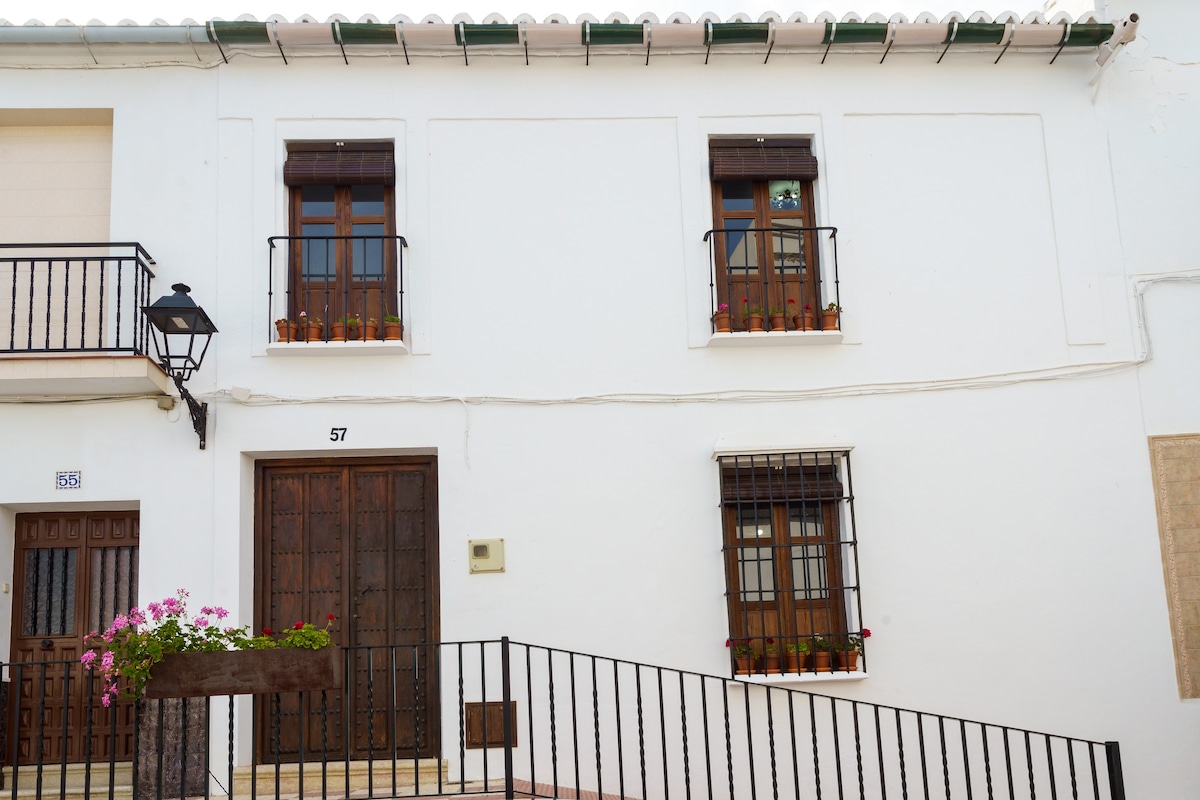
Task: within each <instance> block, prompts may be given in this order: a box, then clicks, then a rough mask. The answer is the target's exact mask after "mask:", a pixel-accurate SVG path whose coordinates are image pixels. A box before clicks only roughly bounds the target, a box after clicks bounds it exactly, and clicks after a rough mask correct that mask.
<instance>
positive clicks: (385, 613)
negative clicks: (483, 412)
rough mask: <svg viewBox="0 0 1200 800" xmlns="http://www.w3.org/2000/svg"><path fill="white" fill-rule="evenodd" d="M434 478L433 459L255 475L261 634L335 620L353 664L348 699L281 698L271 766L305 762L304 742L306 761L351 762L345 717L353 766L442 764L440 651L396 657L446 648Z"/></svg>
mask: <svg viewBox="0 0 1200 800" xmlns="http://www.w3.org/2000/svg"><path fill="white" fill-rule="evenodd" d="M436 474H437V473H436V460H435V459H434V458H433V457H406V458H385V459H318V460H288V461H259V462H258V463H257V464H256V491H255V497H256V503H257V520H258V521H257V534H256V535H257V547H258V552H257V562H256V570H255V574H256V576H257V578H256V579H257V581H258V585H257V587H256V596H257V608H256V612H255V618H256V620H257V625H258V626H259V627H260V628H261V627H269V628H271V629H272V630H275V631H279V630H282V629H285V628H288V627H291V626H292V625H293V624H295V622H297V621H305V622H314V623H315V624H317V625H318V626H321V625H324V624H325V621H326V619H327V617H328V615H329V614H333V615H335V616H336V618H337V619H336V620H335V622H334V624H333V627H332V629H331V633H332V634H333V639H334V642H335V643H336V644H339V645H341V646H343V647H345V648H347V653H348V657H349V664H350V668H349V671H348V673H347V675H346V680H345V685H344V689H343V692H344V694H343V692H327V693H325V697H324V701H322V697H321V695H320V693H309V694H308V695H305V697H304V699H303V701H301V700H300V699H299V698H295V697H293V698H283V702H282V705H281V708H280V712H279V713H280V716H281V718H280V724H279V725H278V727H277V728H276V727H275V726H274V725H273V724H270V725H268V724H264V725H263V726H262V727H261V728H260V731H259V736H260V740H259V746H260V751H261V752H262V753H263V755H264V756H269V757H272V758H273V757H274V754H275V749H276V748H278V750H279V756H280V758H281V759H285V760H286V759H295V758H296V757H297V756H298V755H299V753H300V750H301V739H300V737H301V736H303V737H304V738H303V750H304V751H305V753H306V756H305V758H306V759H308V758H310V757H317V756H319V754H320V752H321V748H322V746H324V747H325V748H326V749H327V751H328V752H332V753H337V754H342V753H343V752H345V750H346V748H347V745H346V743H345V740H344V738H343V735H344V731H345V729H346V725H345V720H346V716H347V715H349V721H350V730H351V732H352V733H351V740H350V742H349V745H348V749H349V751H350V754H351V758H368V757H371V758H375V759H378V758H388V757H396V758H404V757H408V758H412V757H426V756H434V755H436V752H437V741H438V720H439V714H438V697H437V694H436V688H437V687H436V678H435V676H434V671H433V670H434V665H435V663H436V661H435V654H434V652H433V649H432V648H411V647H399V648H395V649H393V648H392V647H391V645H411V644H418V643H423V642H436V641H437V640H438V626H437V621H438V587H437V575H438V568H437V567H438V562H437V554H438V548H437V542H438V536H437V484H436ZM289 700H290V704H289V702H288V701H289ZM262 716H263V717H264V718H265V717H267V716H268V715H267V714H263V715H262ZM268 722H269V720H266V719H264V723H268ZM301 723H303V727H302V725H301ZM322 723H324V730H322ZM276 742H278V745H276Z"/></svg>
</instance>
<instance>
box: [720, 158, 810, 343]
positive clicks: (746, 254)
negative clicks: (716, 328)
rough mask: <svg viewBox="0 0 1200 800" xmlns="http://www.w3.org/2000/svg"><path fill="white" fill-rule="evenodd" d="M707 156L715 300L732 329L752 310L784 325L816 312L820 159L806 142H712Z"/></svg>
mask: <svg viewBox="0 0 1200 800" xmlns="http://www.w3.org/2000/svg"><path fill="white" fill-rule="evenodd" d="M709 157H710V171H711V175H712V188H713V215H714V228H715V230H714V235H715V237H716V238H715V243H714V248H715V256H716V258H715V275H714V282H715V290H716V300H717V303H718V304H728V306H729V311H730V315H731V317H732V322H733V329H734V330H744V329H745V316H746V314H747V313H748V312H752V311H756V310H757V311H759V312H760V313H763V314H766V313H768V312H769V311H771V310H772V309H774V310H777V311H779V313H785V314H786V315H787V317H788V319H789V320H790V319H791V318H792V316H793V315H795V314H799V313H802V312H803V310H804V307H805V306H806V305H807V306H809V307H810V308H811V310H812V311H813V312H814V313H815V312H816V311H818V310H819V307H820V305H821V290H820V278H819V265H818V263H817V254H818V247H817V231H815V230H812V228H813V227H814V226H815V225H816V222H815V220H814V216H813V180H815V178H816V177H817V161H816V158H814V157H813V155H812V149H811V145H810V143H809V141H808V140H807V139H767V138H756V139H714V140H712V141H711V142H710V143H709ZM789 300H790V301H791V302H789ZM789 327H790V324H789Z"/></svg>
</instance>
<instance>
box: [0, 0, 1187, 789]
mask: <svg viewBox="0 0 1200 800" xmlns="http://www.w3.org/2000/svg"><path fill="white" fill-rule="evenodd" d="M1186 14H1190V12H1188V11H1187V9H1186V8H1185V6H1184V5H1183V4H1176V5H1174V6H1171V7H1170V8H1168V9H1167V11H1166V13H1165V14H1162V15H1160V14H1157V13H1156V14H1149V13H1144V14H1143V23H1142V26H1143V27H1142V31H1143V34H1144V38H1143V39H1142V40H1139V42H1137V43H1136V44H1135V46H1134V47H1131V48H1130V50H1129V51H1128V52H1126V53H1124V54H1122V55H1121V56H1119V57H1118V58H1117V59H1116V60H1115V61H1114V63H1113V64H1112V65H1110V67H1109V68H1108V69H1107V70H1106V71H1105V73H1104V74H1103V75H1102V76H1101V77H1100V79H1099V81H1098V82H1097V85H1095V86H1092V85H1089V81H1091V80H1092V79H1093V77H1094V76H1095V74H1096V71H1097V70H1096V67H1095V64H1094V62H1093V61H1092V59H1090V58H1089V57H1087V56H1082V57H1081V56H1078V55H1075V56H1070V57H1067V58H1064V59H1062V60H1060V62H1059V63H1058V64H1056V65H1054V66H1053V67H1050V66H1048V65H1047V64H1046V61H1047V60H1048V59H1044V58H1041V57H1040V56H1029V55H1021V54H1009V55H1007V56H1006V57H1005V59H1004V60H1002V61H1001V62H1000V64H998V65H994V64H992V59H990V58H986V57H983V56H979V55H969V54H951V55H949V56H947V59H946V61H944V62H943V63H942V64H941V65H935V64H934V63H933V60H934V59H933V58H931V57H930V56H929V54H893V55H890V56H889V57H888V60H887V63H886V64H884V65H883V66H880V65H878V64H877V63H875V61H874V60H871V59H867V58H864V57H861V56H849V55H839V56H836V57H831V58H830V60H829V62H828V63H826V64H825V65H824V66H821V65H819V64H818V63H817V61H818V59H817V58H809V57H800V56H793V57H788V58H786V59H779V60H776V59H772V61H771V63H770V64H768V65H766V66H764V65H762V64H761V59H758V58H754V57H748V56H747V57H743V56H729V55H722V56H721V57H720V58H718V59H715V60H714V63H712V64H710V65H709V66H708V67H703V66H702V65H701V64H700V62H699V60H698V59H692V58H688V57H678V58H661V59H657V60H654V61H653V62H652V65H651V67H649V68H647V67H645V66H644V65H643V64H642V62H641V61H640V60H638V59H636V58H600V59H597V61H596V63H594V64H593V65H592V66H591V67H589V68H586V69H585V68H584V67H583V65H582V61H581V60H580V61H578V62H576V61H574V60H572V59H561V60H558V61H555V60H550V59H541V60H536V61H535V63H534V64H533V65H532V66H530V67H525V66H524V64H523V62H522V61H521V60H519V59H516V58H488V57H486V56H473V57H472V61H471V66H470V67H469V68H467V67H464V66H463V64H462V62H461V60H456V59H454V58H445V59H442V60H432V59H427V60H423V61H418V62H414V64H413V65H412V66H410V67H406V66H404V65H403V64H402V63H396V62H391V61H389V62H373V61H368V60H365V59H358V60H352V62H351V64H350V65H349V66H346V65H344V64H342V63H341V62H340V61H333V60H319V61H318V60H304V59H296V60H294V62H293V63H292V64H291V65H289V66H286V67H285V66H284V65H283V64H282V63H281V62H278V61H275V60H270V59H264V60H252V59H249V58H240V59H236V60H235V61H234V63H233V64H231V65H230V66H228V67H221V68H219V69H216V70H208V71H202V70H192V69H184V68H170V69H138V70H105V71H71V72H56V71H40V72H28V73H25V72H22V73H13V72H9V73H6V74H5V81H4V83H3V85H0V107H36V106H39V105H45V104H48V103H49V102H50V101H49V100H48V98H52V99H53V105H55V106H62V107H89V108H90V107H111V108H113V109H114V123H113V145H112V148H113V150H112V152H113V156H112V159H113V163H112V203H111V231H110V235H111V237H112V238H113V239H114V240H137V241H140V242H142V244H143V245H144V246H145V247H146V248H147V249H148V250H149V252H150V253H151V254H152V255H153V256H154V257H155V258H156V259H157V261H158V265H159V266H158V270H157V274H158V278H157V280H156V284H155V286H156V288H157V289H158V290H159V292H160V293H161V292H163V291H166V287H167V286H168V285H170V283H172V282H175V281H177V280H183V281H185V282H186V283H188V284H189V285H190V286H191V287H192V290H193V291H192V295H193V297H195V298H196V299H197V301H198V302H200V303H201V304H202V305H203V306H204V307H205V308H206V309H208V310H209V311H210V312H211V313H212V315H213V317H214V319H215V321H216V323H217V325H218V326H219V327H220V330H221V332H220V333H219V334H218V335H217V336H216V337H215V338H214V340H213V345H212V351H211V352H210V354H209V356H208V360H207V361H206V362H205V364H204V368H203V369H202V370H201V371H200V372H199V373H198V374H197V375H196V377H195V378H194V379H193V380H192V382H191V384H190V386H191V388H192V390H193V391H194V392H197V393H200V394H203V395H207V397H208V400H209V404H210V415H211V418H212V419H211V428H210V436H209V445H208V449H207V450H206V451H204V452H199V451H197V450H196V440H195V437H194V435H193V434H192V432H191V430H190V424H189V420H188V419H187V418H186V415H183V416H182V417H181V415H180V412H179V411H178V410H175V411H172V412H163V411H159V410H158V409H157V408H156V407H155V405H154V403H153V402H152V401H148V400H138V401H130V402H123V403H108V404H83V405H70V406H60V405H45V404H20V405H9V404H6V405H3V406H0V419H2V421H3V429H4V450H5V452H6V453H7V454H9V456H10V458H9V459H7V463H8V464H9V465H10V466H9V467H8V468H7V469H5V470H4V473H3V478H4V479H3V481H0V509H2V510H3V513H0V537H3V538H2V540H0V570H4V569H8V570H11V565H10V564H9V563H7V562H10V561H11V538H12V531H13V514H14V513H16V512H20V511H27V510H37V509H40V508H47V507H51V506H54V507H57V506H59V505H61V503H62V500H61V496H60V495H61V493H57V492H56V491H55V489H54V484H53V475H54V471H55V470H56V469H64V468H79V469H82V470H83V472H84V488H83V489H82V490H80V491H78V492H75V493H73V494H72V496H71V501H72V502H76V503H83V504H99V503H122V504H129V505H132V506H136V507H138V508H139V509H140V513H141V530H142V544H141V575H142V583H141V587H140V591H141V595H142V597H143V598H144V599H146V598H157V597H161V596H162V595H164V594H166V593H169V592H171V591H173V590H174V589H175V588H176V587H178V586H187V587H189V588H190V589H191V591H192V594H193V596H194V597H196V598H204V599H205V602H207V601H208V600H212V601H213V602H220V603H224V604H226V605H227V606H229V607H231V608H236V614H235V616H238V617H240V619H242V620H243V621H246V622H249V621H250V614H251V610H252V607H253V596H252V589H253V578H254V566H253V557H252V553H253V549H252V544H253V503H254V498H253V462H254V459H255V458H256V457H260V458H261V457H268V456H270V457H281V456H293V455H294V456H317V455H320V456H328V455H351V454H355V455H362V454H374V453H379V454H401V453H412V452H420V453H429V452H436V454H437V457H438V483H439V528H440V548H441V574H440V584H441V630H442V636H443V639H446V640H457V639H465V638H472V637H494V636H499V635H501V634H506V635H509V636H512V637H514V638H520V639H524V640H528V641H533V642H539V643H545V644H549V645H554V646H559V647H564V648H573V649H579V650H584V651H588V652H598V653H603V654H606V655H612V656H620V657H625V658H631V659H636V660H639V661H644V662H651V663H662V664H666V665H670V666H675V667H685V668H688V669H694V670H697V671H701V672H710V673H718V674H720V673H722V672H723V671H724V670H726V669H727V668H728V665H727V661H726V658H727V653H726V651H725V649H724V647H722V644H723V641H724V639H725V637H726V636H727V635H728V628H727V621H726V612H725V604H724V598H723V592H724V578H723V571H722V563H721V555H720V547H721V531H720V519H719V512H718V476H717V468H716V464H715V462H714V461H713V460H712V448H713V445H714V442H715V441H716V439H717V437H719V436H726V437H733V438H737V437H747V438H748V437H751V436H755V437H763V436H766V437H768V438H770V437H777V439H778V440H779V441H782V442H787V443H793V442H806V441H807V442H811V443H812V444H815V445H820V444H827V443H828V442H830V441H831V440H834V441H838V442H845V443H848V444H852V445H853V447H854V450H853V454H852V463H853V470H854V489H855V495H856V502H855V515H856V522H857V531H858V539H859V543H860V545H859V557H860V562H861V575H862V592H861V594H862V607H863V614H864V621H865V623H866V624H867V625H868V626H869V627H871V628H872V630H873V631H874V634H875V635H874V637H873V638H872V639H871V640H870V642H869V644H868V648H869V659H870V678H869V679H868V680H866V681H862V682H859V683H854V684H837V685H829V691H830V692H831V693H836V694H839V695H842V696H848V697H856V698H860V699H862V700H866V701H871V702H880V703H889V704H895V705H900V706H905V707H912V708H921V709H927V710H930V711H940V712H944V713H947V714H952V715H955V716H963V717H970V718H975V719H984V720H988V721H992V722H995V723H998V724H1008V725H1013V726H1018V727H1024V728H1034V729H1040V730H1049V731H1054V732H1059V733H1063V734H1067V735H1073V736H1080V737H1085V738H1090V739H1097V740H1107V739H1113V740H1119V741H1120V742H1121V743H1122V748H1123V755H1124V759H1125V775H1126V779H1127V785H1128V787H1129V789H1128V793H1129V796H1130V797H1155V798H1181V799H1182V798H1188V797H1190V796H1191V795H1192V793H1193V791H1194V787H1195V786H1196V785H1197V783H1198V782H1200V774H1198V773H1197V768H1196V766H1195V763H1194V759H1192V758H1191V756H1190V754H1191V753H1194V752H1195V751H1196V749H1197V747H1198V746H1200V738H1198V737H1200V734H1198V733H1197V731H1198V730H1200V726H1198V725H1197V721H1198V717H1200V707H1198V706H1197V705H1196V701H1181V700H1180V699H1179V697H1178V694H1177V689H1176V685H1175V676H1174V667H1173V663H1172V654H1171V643H1170V634H1169V631H1168V627H1167V614H1166V605H1165V597H1164V590H1163V583H1162V570H1161V560H1160V556H1159V549H1158V540H1157V535H1156V522H1155V512H1154V503H1153V497H1152V493H1151V483H1150V474H1149V469H1148V461H1147V457H1146V438H1145V437H1146V435H1147V434H1148V433H1150V434H1154V433H1171V432H1195V431H1197V430H1200V419H1198V414H1197V412H1196V410H1195V409H1196V403H1195V397H1196V394H1197V391H1196V390H1197V388H1198V387H1197V385H1196V381H1197V380H1200V379H1197V378H1196V377H1195V370H1194V369H1191V368H1190V367H1191V365H1192V363H1193V362H1194V354H1195V352H1196V345H1197V344H1198V343H1197V341H1196V339H1197V337H1198V336H1200V334H1198V333H1197V331H1196V327H1195V320H1194V317H1195V315H1194V314H1193V313H1191V309H1193V308H1194V307H1195V303H1194V299H1195V292H1196V288H1195V285H1194V284H1185V283H1178V284H1176V283H1156V284H1154V285H1153V287H1152V288H1150V289H1148V290H1147V292H1146V304H1145V314H1146V316H1145V320H1146V323H1147V325H1148V328H1149V330H1150V332H1151V336H1152V341H1153V342H1154V349H1153V357H1152V358H1151V360H1150V361H1149V362H1147V363H1145V364H1142V365H1141V366H1138V365H1137V363H1136V362H1137V361H1138V359H1139V358H1140V357H1141V356H1142V353H1143V350H1142V340H1141V337H1140V336H1139V331H1138V320H1139V317H1138V314H1137V313H1136V306H1135V303H1134V301H1133V297H1134V295H1133V290H1134V281H1135V279H1136V277H1137V276H1138V275H1141V274H1148V273H1162V272H1178V273H1182V272H1187V271H1189V270H1195V269H1197V266H1198V265H1197V264H1196V263H1195V248H1194V245H1193V244H1192V243H1191V242H1190V241H1189V239H1188V237H1187V235H1186V234H1187V231H1188V225H1189V222H1188V219H1189V218H1188V209H1189V208H1193V207H1194V206H1195V203H1194V199H1195V197H1194V194H1195V191H1196V189H1195V187H1196V186H1197V185H1200V184H1198V183H1197V181H1196V180H1195V178H1196V167H1197V161H1196V159H1197V157H1196V156H1195V154H1194V153H1193V149H1194V148H1192V147H1191V141H1192V139H1194V134H1195V131H1196V122H1197V120H1196V114H1197V112H1196V111H1195V110H1194V108H1191V107H1189V106H1187V104H1186V103H1185V102H1184V100H1183V94H1184V93H1185V92H1186V91H1188V90H1194V89H1195V87H1196V73H1195V70H1196V68H1195V67H1194V66H1190V65H1181V64H1179V63H1176V62H1179V61H1181V60H1183V58H1182V56H1181V55H1180V52H1179V50H1178V49H1177V48H1182V49H1183V50H1186V43H1185V42H1182V41H1179V42H1177V41H1175V39H1173V38H1171V37H1172V36H1176V35H1177V34H1172V33H1170V29H1171V28H1174V27H1176V26H1177V25H1178V22H1177V20H1176V19H1175V18H1176V17H1181V16H1184V15H1186ZM1192 16H1194V14H1193V15H1192ZM1164 17H1165V18H1164ZM1164 82H1166V85H1164ZM728 134H756V135H763V134H793V135H809V136H812V137H813V141H814V151H815V153H816V155H817V157H818V159H819V160H820V165H821V166H820V169H821V177H820V179H819V181H818V184H817V190H816V205H817V209H818V211H817V215H818V219H819V221H820V223H821V224H829V225H836V226H838V227H839V229H840V233H839V256H840V260H839V270H840V271H839V277H840V292H841V298H842V305H843V306H844V307H845V309H846V312H845V315H844V327H845V333H846V336H845V341H844V342H843V343H842V344H840V345H834V346H826V347H769V348H739V349H717V348H710V347H706V346H705V345H706V343H707V339H708V333H709V323H708V315H709V313H710V311H709V297H708V260H707V249H706V245H705V244H704V243H703V242H702V236H703V234H704V232H705V231H706V230H707V229H708V228H710V227H711V226H712V222H711V220H712V212H711V199H710V188H709V183H708V179H707V162H706V147H707V141H708V138H709V137H710V136H716V135H728ZM332 138H347V139H362V138H370V139H392V140H394V141H395V143H396V161H397V176H398V179H397V188H396V196H397V229H398V231H399V232H400V233H402V234H403V235H404V236H405V237H406V238H407V239H408V242H409V244H410V248H409V251H408V252H407V253H406V255H405V262H404V263H405V283H406V287H405V288H406V293H405V298H406V302H407V304H408V305H407V307H406V310H405V320H406V326H407V328H408V331H409V333H408V334H407V335H408V337H409V340H410V341H409V344H410V346H411V349H412V351H413V353H412V354H411V355H408V356H398V357H390V358H366V357H347V358H277V357H273V356H268V355H266V345H267V341H268V339H267V331H268V328H269V323H270V320H271V318H272V315H271V310H270V309H269V308H268V306H267V289H268V282H269V281H268V273H267V265H268V248H267V237H268V236H272V235H279V234H283V233H286V202H285V198H286V195H285V190H284V187H283V185H282V163H283V159H284V157H285V154H286V150H285V145H286V142H287V141H289V140H296V139H332ZM1164 162H1165V163H1164ZM235 386H237V387H246V388H248V389H250V390H251V391H252V392H253V393H254V397H255V402H257V403H264V402H266V401H269V400H274V401H275V402H271V403H269V404H262V405H252V406H248V405H242V404H239V403H236V402H234V401H232V400H231V399H230V398H229V395H228V392H229V391H230V390H231V389H232V388H233V387H235ZM750 390H757V391H770V392H773V393H774V395H773V396H772V398H771V399H770V400H769V401H763V402H749V401H747V400H745V399H741V398H739V393H740V392H744V391H750ZM714 393H725V395H724V396H723V397H720V398H717V397H715V395H714ZM333 395H338V396H348V397H353V398H356V399H357V401H358V402H299V401H300V400H311V399H313V398H320V397H329V396H333ZM604 395H624V396H626V399H618V398H606V402H600V400H599V397H600V396H604ZM634 395H638V396H639V397H638V400H637V401H636V402H633V401H630V400H629V399H628V397H632V396H634ZM579 398H592V399H591V400H587V399H579ZM333 426H344V427H347V428H348V432H347V435H346V440H345V442H344V443H342V444H333V443H331V442H330V441H329V429H330V428H331V427H333ZM127 507H128V506H127ZM490 537H504V538H505V540H506V550H507V563H508V569H507V571H506V572H505V573H504V574H499V575H476V576H471V575H469V574H468V571H467V565H466V552H465V551H466V545H465V543H466V541H467V540H468V539H470V538H490ZM6 559H7V562H6V561H5V560H6ZM5 574H7V575H9V576H11V571H9V572H7V573H5ZM0 580H4V577H3V576H2V575H0ZM9 580H11V577H9ZM7 599H8V596H6V595H4V596H0V600H7ZM6 613H7V609H6V608H4V607H0V618H7V617H6V616H5V615H6ZM631 620H636V623H632V622H631ZM3 645H4V642H3V641H2V640H0V646H3ZM1150 721H1152V722H1153V724H1148V723H1149V722H1150Z"/></svg>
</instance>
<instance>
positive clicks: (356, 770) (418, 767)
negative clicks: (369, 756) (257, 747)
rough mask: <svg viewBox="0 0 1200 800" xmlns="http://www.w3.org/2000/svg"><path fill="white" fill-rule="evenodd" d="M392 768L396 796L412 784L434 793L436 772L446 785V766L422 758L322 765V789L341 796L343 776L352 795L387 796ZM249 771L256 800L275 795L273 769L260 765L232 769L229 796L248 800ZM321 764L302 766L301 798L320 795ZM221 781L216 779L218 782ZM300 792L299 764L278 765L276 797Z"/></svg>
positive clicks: (447, 775) (424, 792)
mask: <svg viewBox="0 0 1200 800" xmlns="http://www.w3.org/2000/svg"><path fill="white" fill-rule="evenodd" d="M393 766H394V767H395V786H396V788H397V792H398V793H402V794H412V793H415V792H413V786H414V784H418V785H419V786H420V788H421V790H422V791H421V793H422V794H426V793H429V792H430V789H429V787H430V786H432V787H433V791H434V793H436V789H437V781H438V772H439V771H440V772H441V775H442V782H443V784H448V783H449V774H448V772H447V766H446V762H444V761H443V762H442V763H441V764H440V765H439V764H438V761H437V759H434V758H423V759H421V760H420V761H418V762H416V764H414V763H413V760H412V759H411V758H410V759H400V760H397V761H388V760H383V759H377V760H375V761H351V762H349V763H347V762H345V761H332V762H329V763H327V764H326V765H325V767H324V770H325V785H326V786H327V787H328V792H329V793H330V794H333V793H339V794H340V793H342V792H343V791H344V789H345V787H346V776H347V774H349V777H350V791H351V793H352V794H353V793H354V792H356V791H359V790H362V792H363V794H364V795H365V794H366V790H367V788H368V787H369V786H370V787H373V788H374V789H375V790H377V791H376V793H379V792H386V793H387V794H391V791H392V785H393V780H392V769H393ZM252 769H253V775H254V777H253V781H254V784H255V794H256V795H257V796H260V797H261V796H267V797H270V796H273V795H274V794H275V765H274V764H260V765H258V766H257V767H254V768H251V767H249V766H245V767H235V768H234V770H233V794H234V796H235V797H237V796H242V797H249V796H250V784H251V780H252V778H251V770H252ZM321 769H322V767H321V762H319V761H318V762H308V763H306V764H305V765H304V794H305V795H309V794H316V795H317V796H320V794H321ZM219 778H221V776H220V775H218V779H219ZM299 791H300V765H299V764H280V765H279V793H280V795H297V794H298V793H299Z"/></svg>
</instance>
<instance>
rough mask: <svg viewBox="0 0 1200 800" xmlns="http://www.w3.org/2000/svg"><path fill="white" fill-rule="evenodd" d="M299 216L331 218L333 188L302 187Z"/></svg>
mask: <svg viewBox="0 0 1200 800" xmlns="http://www.w3.org/2000/svg"><path fill="white" fill-rule="evenodd" d="M300 216H302V217H332V216H333V187H332V186H303V187H301V189H300Z"/></svg>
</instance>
